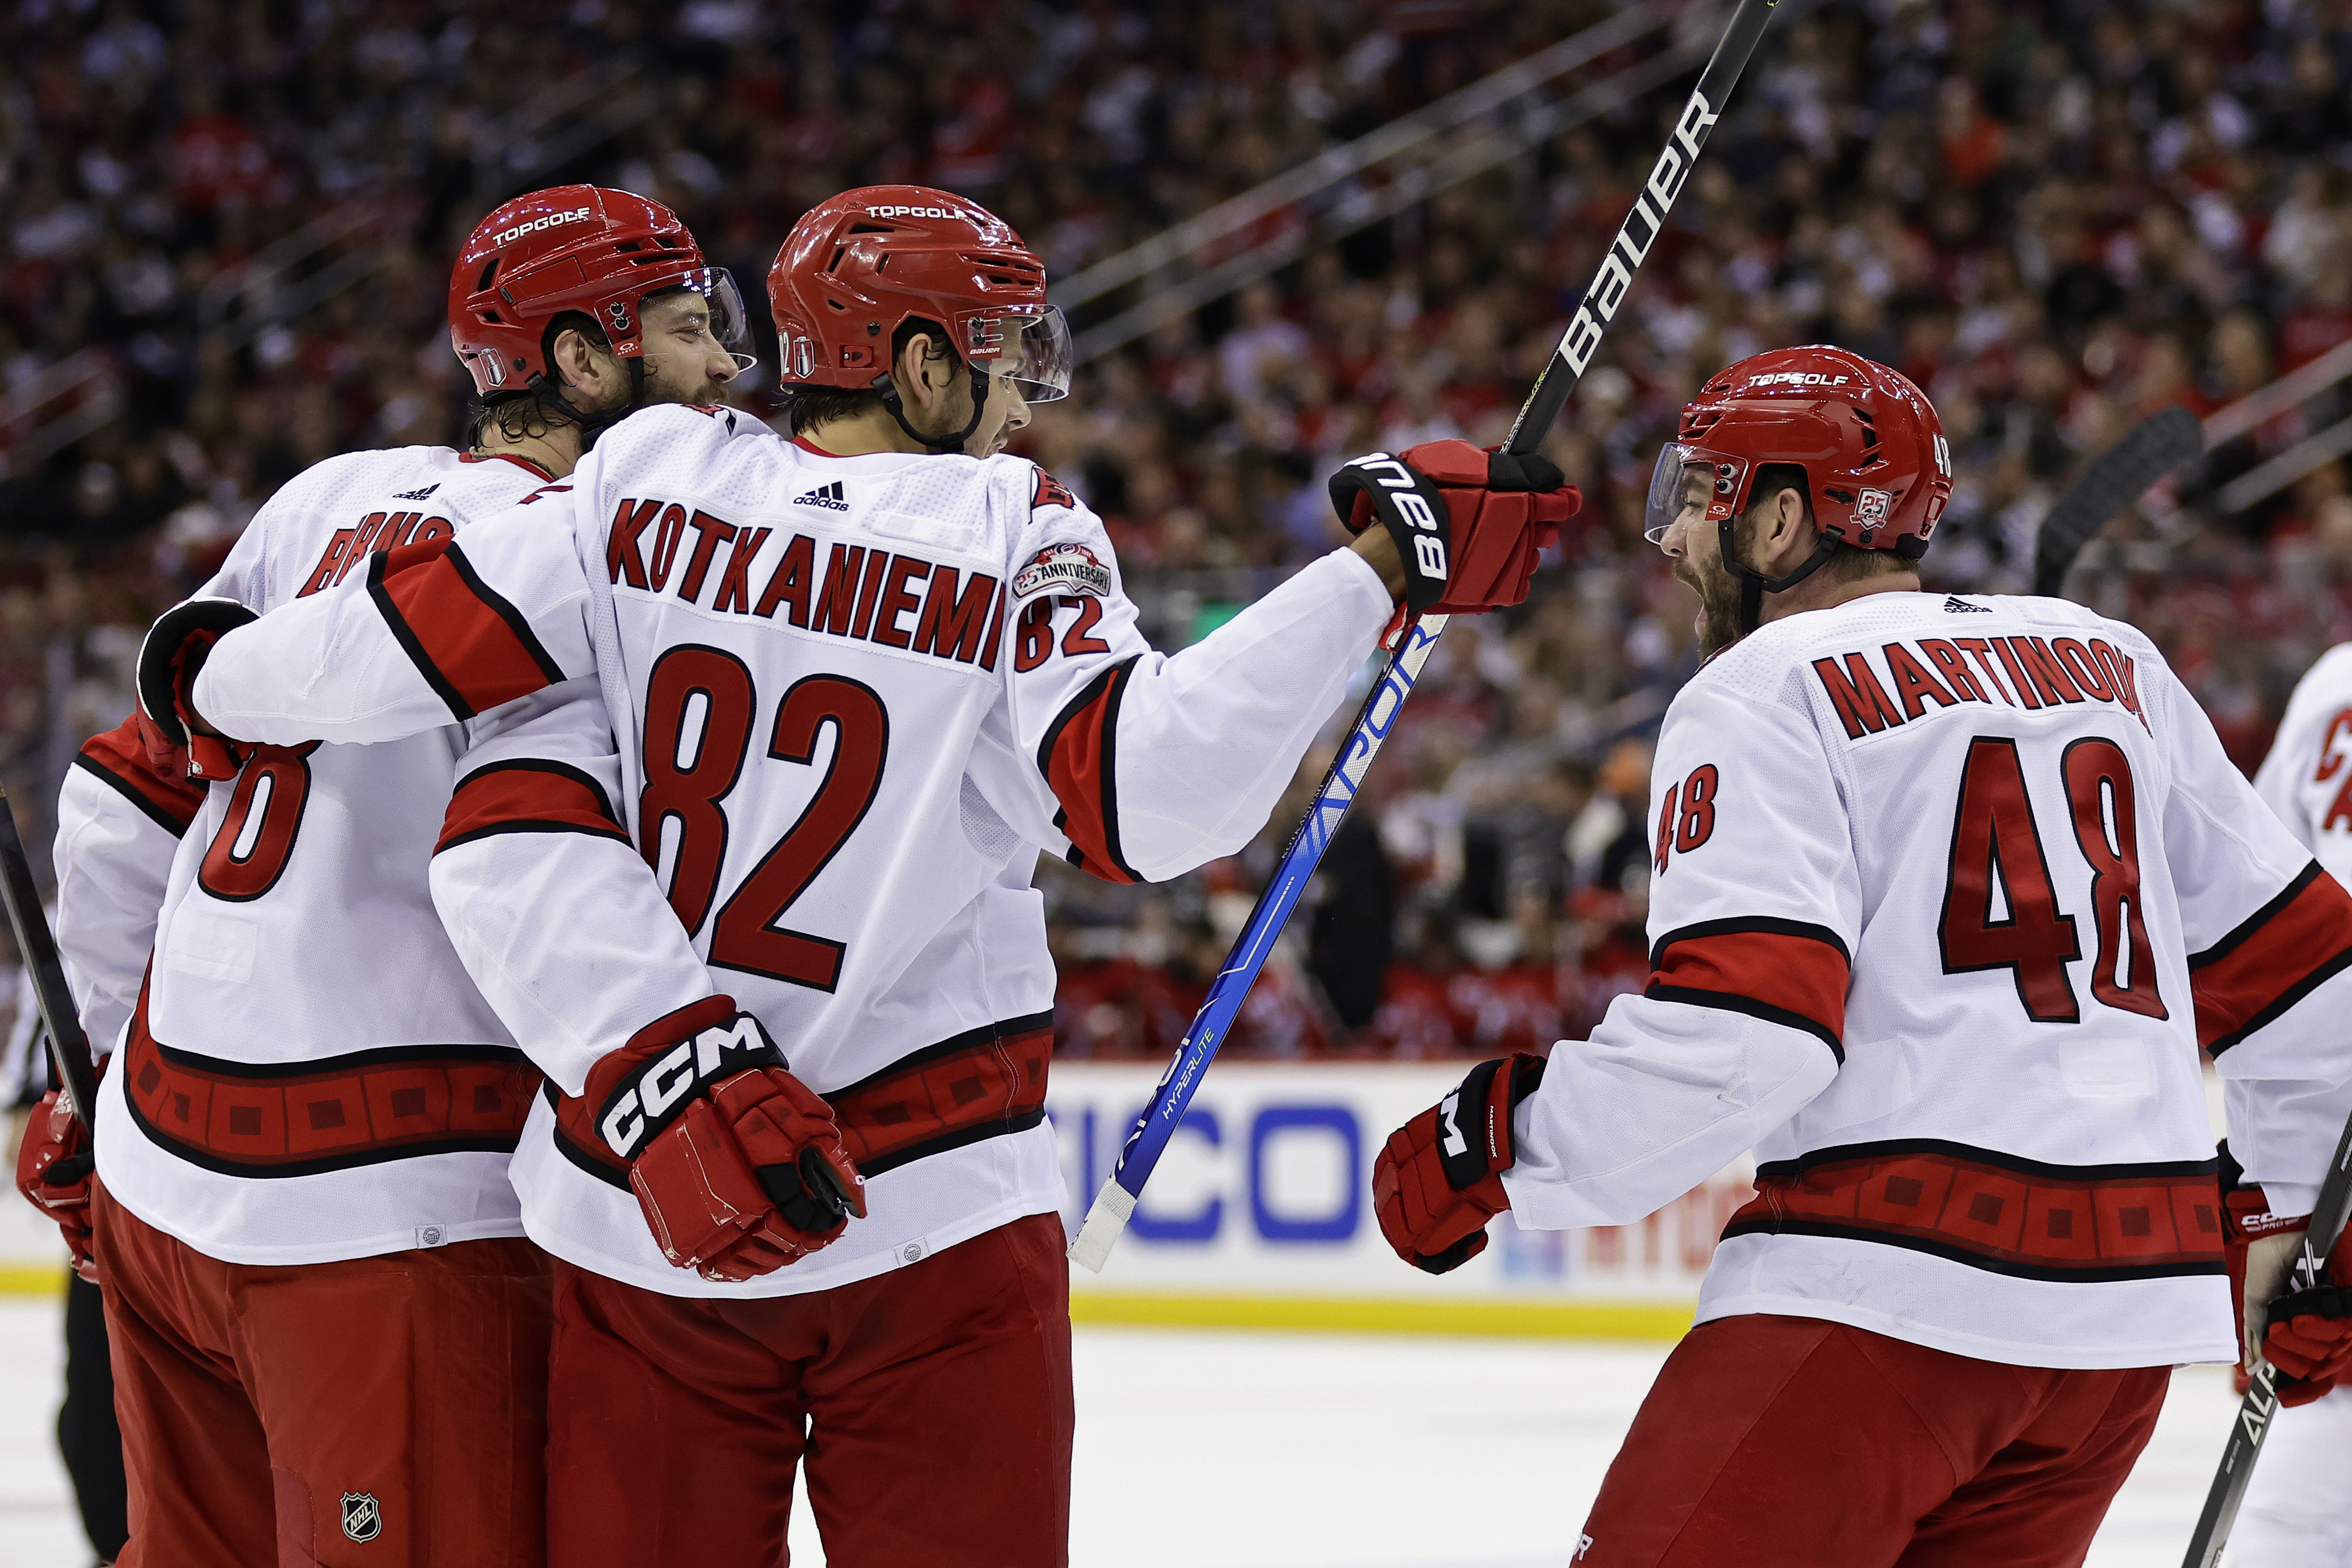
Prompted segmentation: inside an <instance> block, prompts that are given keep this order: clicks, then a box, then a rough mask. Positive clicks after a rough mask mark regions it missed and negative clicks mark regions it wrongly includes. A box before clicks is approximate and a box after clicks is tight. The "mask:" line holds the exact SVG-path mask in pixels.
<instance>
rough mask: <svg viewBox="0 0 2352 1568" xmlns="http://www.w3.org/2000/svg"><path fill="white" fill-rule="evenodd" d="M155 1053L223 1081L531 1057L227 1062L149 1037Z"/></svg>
mask: <svg viewBox="0 0 2352 1568" xmlns="http://www.w3.org/2000/svg"><path fill="white" fill-rule="evenodd" d="M149 1043H150V1044H152V1045H153V1046H154V1048H155V1054H156V1055H158V1056H160V1057H162V1058H163V1060H164V1061H168V1062H170V1063H172V1064H173V1066H174V1067H184V1068H186V1069H188V1070H189V1071H191V1072H209V1073H212V1074H214V1075H215V1076H216V1077H220V1078H251V1079H256V1080H263V1081H266V1080H268V1079H272V1078H322V1077H325V1076H326V1075H327V1074H329V1073H334V1072H355V1071H359V1070H360V1069H362V1068H367V1067H383V1066H387V1065H389V1064H391V1063H393V1062H396V1061H497V1062H509V1063H511V1064H513V1065H515V1066H518V1067H529V1066H530V1064H531V1063H530V1058H529V1057H527V1056H525V1055H524V1054H523V1053H522V1052H521V1051H518V1050H516V1049H515V1048H514V1047H513V1046H511V1045H380V1046H376V1047H374V1048H373V1049H371V1050H367V1051H345V1052H344V1053H343V1054H342V1055H341V1056H314V1057H312V1058H310V1060H309V1061H223V1060H222V1059H221V1058H219V1057H217V1056H199V1055H197V1054H196V1053H195V1052H194V1051H183V1050H181V1049H180V1048H179V1047H178V1046H175V1045H165V1044H164V1043H163V1041H162V1040H155V1039H154V1038H153V1037H152V1036H150V1037H149Z"/></svg>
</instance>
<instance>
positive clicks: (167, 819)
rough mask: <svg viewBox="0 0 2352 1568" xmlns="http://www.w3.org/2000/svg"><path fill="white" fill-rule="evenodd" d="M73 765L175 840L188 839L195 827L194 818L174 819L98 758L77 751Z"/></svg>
mask: <svg viewBox="0 0 2352 1568" xmlns="http://www.w3.org/2000/svg"><path fill="white" fill-rule="evenodd" d="M73 765H74V766H75V767H76V768H81V769H83V770H84V771H85V772H88V773H91V774H94V775H96V776H97V777H98V778H99V779H101V780H103V781H104V782H105V784H106V787H107V788H108V789H111V790H113V791H114V792H115V793H116V794H118V795H120V796H121V797H122V798H123V799H124V800H128V801H130V802H131V804H132V805H134V806H136V807H138V808H139V810H141V811H142V812H144V813H145V814H146V817H147V820H148V821H152V822H153V823H154V824H155V825H156V826H157V827H159V828H161V829H163V831H165V832H167V833H169V834H171V835H172V836H173V838H175V839H182V838H185V837H187V834H188V830H189V829H190V828H192V827H194V825H195V821H194V818H191V819H189V820H188V821H184V822H183V821H178V820H177V819H175V818H174V817H173V815H172V814H171V813H170V812H169V811H166V810H163V807H161V806H158V805H157V804H155V802H154V801H152V800H149V799H147V797H146V796H144V795H142V794H141V793H140V792H139V788H138V786H137V785H135V784H133V783H131V781H130V780H129V779H125V778H123V777H122V776H121V774H119V773H117V772H115V771H114V770H113V769H112V768H108V767H106V766H105V765H104V764H102V763H100V761H98V759H97V758H93V757H91V756H90V755H89V753H88V752H82V751H77V752H76V753H74V759H73Z"/></svg>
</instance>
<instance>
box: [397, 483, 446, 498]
mask: <svg viewBox="0 0 2352 1568" xmlns="http://www.w3.org/2000/svg"><path fill="white" fill-rule="evenodd" d="M440 487H441V486H438V485H427V486H425V488H423V489H422V490H403V491H402V492H401V493H400V494H399V495H397V496H394V497H393V499H394V500H395V501H421V500H423V499H425V497H427V496H430V495H431V494H433V492H434V491H436V490H438V489H439V488H440Z"/></svg>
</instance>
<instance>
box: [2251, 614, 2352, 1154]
mask: <svg viewBox="0 0 2352 1568" xmlns="http://www.w3.org/2000/svg"><path fill="white" fill-rule="evenodd" d="M2347 761H2352V643H2337V644H2336V646H2335V647H2333V648H2330V649H2328V650H2327V652H2326V653H2322V654H2321V655H2320V656H2319V658H2318V661H2317V662H2316V663H2315V664H2313V665H2312V666H2311V668H2310V669H2308V670H2306V671H2305V672H2304V675H2303V679H2302V680H2300V681H2297V682H2296V683H2295V686H2294V695H2293V696H2291V697H2289V698H2288V699H2287V704H2286V713H2285V715H2284V716H2283V717H2282V718H2281V719H2280V720H2279V727H2278V735H2277V737H2275V738H2274V739H2273V741H2272V742H2271V749H2270V755H2269V756H2267V757H2265V758H2263V765H2262V767H2261V768H2258V769H2256V770H2255V773H2254V792H2255V793H2256V794H2258V795H2260V796H2261V797H2262V798H2263V804H2264V805H2266V806H2268V807H2269V808H2270V809H2271V810H2273V811H2275V812H2276V813H2278V819H2279V821H2282V822H2284V823H2285V824H2286V825H2287V830H2288V831H2290V832H2292V833H2294V836H2295V837H2296V838H2298V839H2300V840H2302V841H2303V844H2304V847H2305V849H2308V850H2309V851H2310V852H2312V854H2313V856H2314V857H2315V858H2316V859H2317V860H2318V862H2319V863H2320V864H2321V865H2323V866H2325V867H2326V868H2327V873H2328V874H2329V875H2330V876H2333V877H2334V878H2336V880H2337V881H2338V882H2343V881H2345V880H2347V878H2352V769H2347V768H2346V767H2345V764H2346V762H2347ZM2232 1147H2235V1145H2232Z"/></svg>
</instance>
